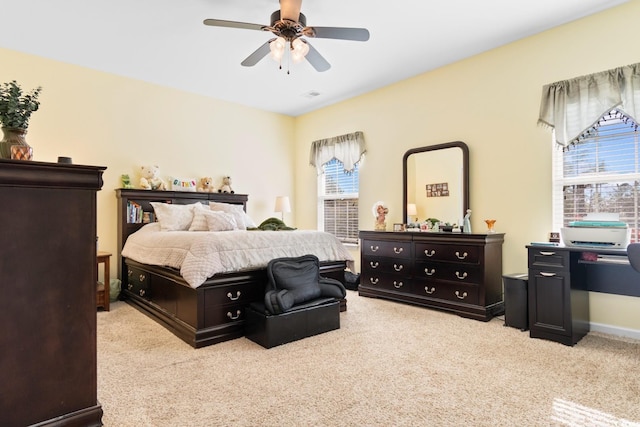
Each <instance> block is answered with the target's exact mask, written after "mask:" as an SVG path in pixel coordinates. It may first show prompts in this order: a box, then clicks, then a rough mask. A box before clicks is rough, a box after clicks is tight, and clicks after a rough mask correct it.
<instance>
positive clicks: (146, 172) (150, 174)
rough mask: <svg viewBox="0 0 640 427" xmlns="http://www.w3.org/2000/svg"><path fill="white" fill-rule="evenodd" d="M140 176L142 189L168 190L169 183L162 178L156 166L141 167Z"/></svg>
mask: <svg viewBox="0 0 640 427" xmlns="http://www.w3.org/2000/svg"><path fill="white" fill-rule="evenodd" d="M140 174H141V175H142V177H141V178H140V188H142V189H144V190H166V189H167V183H166V182H165V181H164V180H163V179H162V178H160V177H159V176H158V175H160V168H159V167H158V166H156V165H154V166H141V167H140Z"/></svg>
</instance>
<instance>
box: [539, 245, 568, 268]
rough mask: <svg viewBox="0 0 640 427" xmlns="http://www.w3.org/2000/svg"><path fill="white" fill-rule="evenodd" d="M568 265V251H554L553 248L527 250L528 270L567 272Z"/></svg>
mask: <svg viewBox="0 0 640 427" xmlns="http://www.w3.org/2000/svg"><path fill="white" fill-rule="evenodd" d="M569 263H570V253H569V251H554V250H553V248H540V249H538V248H529V268H537V269H542V270H549V269H552V270H568V269H569Z"/></svg>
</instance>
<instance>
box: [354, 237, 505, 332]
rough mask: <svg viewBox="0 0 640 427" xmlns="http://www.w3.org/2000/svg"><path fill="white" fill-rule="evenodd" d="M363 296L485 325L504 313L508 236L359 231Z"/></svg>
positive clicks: (360, 290)
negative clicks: (504, 259)
mask: <svg viewBox="0 0 640 427" xmlns="http://www.w3.org/2000/svg"><path fill="white" fill-rule="evenodd" d="M360 239H361V245H362V246H361V269H362V276H361V280H360V286H359V287H358V291H359V294H360V295H362V296H368V297H378V298H385V299H389V300H394V301H399V302H406V303H411V304H416V305H420V306H423V307H430V308H437V309H441V310H447V311H452V312H454V313H457V314H459V315H461V316H465V317H470V318H473V319H477V320H483V321H487V320H490V319H491V318H492V317H493V316H495V315H498V314H502V313H503V312H504V302H503V297H502V243H503V241H504V234H500V233H492V234H464V233H448V232H435V233H431V232H428V233H422V232H421V233H418V232H385V231H360Z"/></svg>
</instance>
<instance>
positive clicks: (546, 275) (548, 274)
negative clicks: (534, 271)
mask: <svg viewBox="0 0 640 427" xmlns="http://www.w3.org/2000/svg"><path fill="white" fill-rule="evenodd" d="M540 275H541V276H544V277H553V276H555V275H556V273H545V272H544V271H541V272H540Z"/></svg>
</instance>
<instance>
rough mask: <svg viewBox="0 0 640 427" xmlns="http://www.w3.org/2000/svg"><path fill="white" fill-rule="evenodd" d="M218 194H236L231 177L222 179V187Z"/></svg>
mask: <svg viewBox="0 0 640 427" xmlns="http://www.w3.org/2000/svg"><path fill="white" fill-rule="evenodd" d="M218 193H232V194H233V193H234V191H233V189H232V188H231V177H230V176H225V177H223V178H222V187H220V189H219V190H218Z"/></svg>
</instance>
